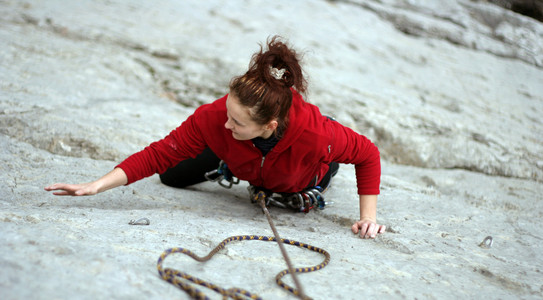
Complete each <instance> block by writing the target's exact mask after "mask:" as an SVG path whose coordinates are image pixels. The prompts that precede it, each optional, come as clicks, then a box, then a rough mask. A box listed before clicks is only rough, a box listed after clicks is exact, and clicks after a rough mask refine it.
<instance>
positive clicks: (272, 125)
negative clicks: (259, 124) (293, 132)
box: [266, 120, 279, 131]
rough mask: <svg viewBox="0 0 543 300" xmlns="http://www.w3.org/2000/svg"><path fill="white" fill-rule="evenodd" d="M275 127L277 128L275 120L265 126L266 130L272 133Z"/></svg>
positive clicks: (277, 124)
mask: <svg viewBox="0 0 543 300" xmlns="http://www.w3.org/2000/svg"><path fill="white" fill-rule="evenodd" d="M277 126H279V123H277V120H272V121H270V122H269V123H268V124H267V125H266V130H271V131H274V130H275V129H277Z"/></svg>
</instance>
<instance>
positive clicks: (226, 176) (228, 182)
mask: <svg viewBox="0 0 543 300" xmlns="http://www.w3.org/2000/svg"><path fill="white" fill-rule="evenodd" d="M204 177H205V178H206V179H207V180H208V181H211V182H218V183H219V184H220V185H221V186H222V187H224V188H227V189H229V188H232V186H233V185H234V184H238V183H239V178H236V177H234V175H233V174H232V172H230V170H229V169H228V165H227V164H226V163H225V162H224V161H223V160H221V162H220V163H219V167H218V168H217V169H216V170H213V171H209V172H206V173H205V174H204Z"/></svg>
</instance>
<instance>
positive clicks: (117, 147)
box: [0, 0, 543, 299]
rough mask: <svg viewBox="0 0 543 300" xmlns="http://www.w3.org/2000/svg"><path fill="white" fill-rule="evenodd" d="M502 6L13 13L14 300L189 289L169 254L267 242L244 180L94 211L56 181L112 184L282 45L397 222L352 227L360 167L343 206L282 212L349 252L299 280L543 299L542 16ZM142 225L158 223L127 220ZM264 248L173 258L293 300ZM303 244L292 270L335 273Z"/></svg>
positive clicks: (6, 71)
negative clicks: (354, 134) (346, 129)
mask: <svg viewBox="0 0 543 300" xmlns="http://www.w3.org/2000/svg"><path fill="white" fill-rule="evenodd" d="M489 2H497V1H469V0H458V1H433V0H426V1H411V0H409V1H408V0H403V1H402V0H395V1H393V0H380V1H361V0H350V1H347V0H345V1H342V0H337V1H290V2H277V3H276V2H273V3H272V2H270V3H271V4H265V5H263V4H262V3H260V2H259V3H255V2H252V1H227V2H226V3H225V2H224V1H168V0H160V1H153V2H141V3H140V2H138V3H136V2H126V1H107V2H96V1H68V2H66V1H55V0H53V1H45V2H36V3H34V2H20V1H0V24H1V25H0V41H2V47H0V69H1V70H2V71H1V72H0V145H1V148H0V149H1V150H0V160H1V162H2V163H1V165H0V170H1V171H2V172H0V178H1V180H2V182H3V183H4V184H3V185H2V186H1V187H0V196H1V197H0V222H2V223H1V224H2V226H0V236H2V239H3V241H4V242H3V243H0V253H1V254H2V255H1V256H0V257H1V258H0V266H1V267H2V270H3V271H2V272H0V295H2V298H4V297H5V298H6V299H22V298H26V297H30V296H32V297H36V296H37V297H38V298H44V299H50V298H142V297H145V298H160V299H162V298H178V297H184V296H185V295H184V294H183V292H181V291H179V290H178V289H176V288H174V287H173V286H170V285H168V284H167V283H166V282H163V281H161V280H160V278H158V276H157V275H156V270H155V262H156V259H157V258H158V256H159V255H160V254H161V253H162V251H163V250H165V249H166V248H170V247H174V246H181V247H186V248H188V249H191V250H193V251H195V252H197V253H199V254H204V253H206V252H207V251H209V250H210V249H211V248H212V247H214V245H215V244H217V243H219V242H220V241H222V240H223V239H224V238H226V237H227V236H231V235H237V234H263V235H270V234H271V231H270V230H269V226H268V224H267V221H266V219H265V218H264V217H263V215H262V213H261V212H260V211H259V209H258V208H257V207H256V206H253V205H251V204H250V203H249V201H248V200H247V199H246V198H247V196H246V195H247V193H246V183H242V184H241V185H240V186H236V187H234V188H233V189H232V190H224V189H222V188H220V187H219V186H217V185H214V184H211V183H205V184H201V185H198V186H195V187H193V188H190V189H187V190H176V189H170V188H166V187H164V186H162V185H161V184H160V183H159V182H158V179H157V178H156V176H155V177H151V178H150V179H147V180H143V181H140V182H138V183H135V184H133V185H131V186H128V187H122V188H118V189H116V190H112V191H108V192H105V193H103V194H100V195H97V196H94V197H86V198H72V197H68V198H64V197H53V196H51V195H49V194H47V193H46V192H44V191H43V187H44V186H46V185H48V184H51V183H54V182H70V183H75V182H85V181H89V180H92V179H95V178H97V177H99V176H101V175H102V174H104V173H105V172H107V171H109V170H111V168H113V167H114V166H115V165H116V164H117V163H118V162H120V161H121V160H122V159H124V158H125V157H127V156H128V155H130V154H131V153H134V152H136V151H139V150H140V149H142V148H143V147H145V146H146V145H148V144H149V143H151V142H152V141H155V140H158V139H160V138H162V137H163V136H165V135H166V134H168V132H169V131H170V130H172V129H173V128H175V127H176V126H178V125H179V124H180V123H181V122H182V121H183V120H184V119H185V118H186V117H188V116H189V115H190V114H191V113H192V112H193V111H194V110H195V109H196V108H197V107H198V106H199V105H201V104H203V103H208V102H211V101H213V100H215V99H217V98H219V97H221V96H223V95H224V94H226V93H227V92H228V89H227V87H228V83H229V81H230V79H231V78H232V77H233V76H236V75H239V74H241V73H243V72H244V71H245V69H246V68H247V65H248V62H249V59H250V57H251V55H252V54H253V53H254V52H255V51H257V50H258V43H263V42H264V41H265V40H266V38H267V37H268V36H271V35H274V34H279V35H282V36H285V37H286V38H288V39H289V41H290V42H291V44H293V46H295V47H296V48H297V49H299V50H300V52H303V53H304V66H305V70H306V73H307V74H308V76H309V84H310V91H309V93H308V95H307V97H306V98H307V99H308V100H309V101H310V102H312V103H315V104H317V105H319V107H320V108H321V111H322V112H323V113H324V114H327V115H331V116H334V117H336V119H338V121H340V122H342V123H343V124H345V125H348V126H350V127H352V128H354V129H355V130H357V131H358V132H360V133H362V134H364V135H366V136H368V137H370V138H371V139H372V140H373V141H374V142H375V143H376V144H377V145H378V146H379V149H380V151H381V157H382V162H383V175H382V185H381V188H382V189H381V190H382V193H381V195H380V197H379V199H380V203H379V211H378V217H379V220H380V223H383V224H386V225H388V231H387V233H386V234H384V235H382V236H380V237H378V238H377V239H375V240H371V241H366V240H360V239H359V238H357V237H356V236H353V235H352V234H351V232H350V226H351V224H352V222H353V221H354V220H355V219H356V218H358V215H357V211H358V208H357V200H356V199H357V195H356V188H355V186H354V180H355V178H354V168H352V167H351V166H342V167H341V169H340V172H339V173H338V175H337V176H336V178H335V180H334V186H333V188H332V189H331V190H330V191H329V192H328V194H327V197H328V199H330V200H331V201H334V204H333V205H331V206H329V207H327V208H326V209H324V210H322V211H315V212H311V213H310V214H307V215H300V214H293V213H291V212H288V211H284V210H280V209H272V210H271V212H272V215H273V216H274V220H275V222H276V225H277V227H278V230H279V232H280V233H281V235H282V236H283V237H286V238H291V239H294V240H300V241H303V242H306V243H309V244H312V245H315V246H319V247H322V248H324V249H326V250H327V251H329V252H330V253H331V255H332V263H331V264H330V265H329V266H328V267H326V268H325V269H323V270H321V271H319V272H316V273H311V274H304V275H302V276H300V279H301V280H302V283H303V285H304V286H305V287H306V292H307V293H308V294H309V296H312V297H314V298H315V299H321V298H322V299H359V298H360V297H361V296H362V297H366V298H433V297H435V298H440V299H457V298H466V297H467V298H481V297H491V298H524V299H531V298H533V299H540V298H541V297H542V296H543V285H542V284H541V278H542V275H541V272H542V271H541V270H542V269H543V255H542V254H541V253H543V251H542V250H543V249H542V246H543V245H542V243H541V240H542V239H543V229H542V228H541V225H540V220H541V217H543V202H542V198H543V185H542V181H543V124H542V123H543V122H542V121H541V120H542V118H541V116H543V96H542V95H543V84H542V82H543V24H542V23H541V22H538V21H537V20H536V19H537V18H535V17H534V16H530V17H528V16H525V15H522V14H520V13H517V12H516V11H519V10H520V8H518V7H520V6H519V4H518V3H520V2H522V1H514V3H513V2H511V1H509V2H510V3H511V5H510V6H509V7H508V8H509V9H504V8H503V7H500V6H499V5H494V4H492V3H489ZM501 2H502V6H507V3H506V2H507V1H501ZM503 3H505V4H503ZM532 3H534V5H539V3H540V2H538V1H534V2H532ZM498 4H499V3H498ZM515 8H517V9H515ZM285 16H291V17H285ZM139 217H147V218H149V219H150V220H151V225H149V226H131V225H128V222H129V220H131V219H137V218H139ZM486 236H492V237H493V246H492V247H491V248H490V249H486V248H483V247H480V246H479V245H480V243H481V242H482V241H483V239H484V238H485V237H486ZM258 244H259V243H253V242H247V243H238V244H235V245H232V246H229V247H228V249H226V250H224V251H222V252H220V253H219V254H218V256H217V257H216V258H214V259H213V260H212V261H210V262H208V263H205V264H197V263H194V262H192V261H190V260H188V259H185V258H171V260H169V261H168V262H167V264H169V266H171V267H174V268H177V269H181V270H183V271H186V272H187V273H189V274H192V275H195V276H198V277H200V278H205V279H207V280H210V281H212V282H214V283H216V284H218V285H220V286H223V287H233V286H236V287H242V288H245V289H248V290H251V291H253V292H256V293H258V294H260V295H261V296H263V297H264V298H266V299H277V298H287V297H289V296H288V293H287V292H285V291H283V290H281V289H280V288H278V287H275V286H274V284H275V283H274V281H273V277H274V276H275V274H276V273H277V272H279V271H280V270H282V269H283V268H284V263H283V261H282V258H281V256H280V254H279V251H277V246H276V245H273V244H268V243H263V244H266V245H258ZM287 250H288V251H289V253H290V254H291V258H292V259H293V262H294V264H295V265H314V264H316V263H318V262H320V260H321V258H320V257H319V256H318V255H315V256H313V254H308V253H305V252H303V251H302V250H298V249H292V248H290V249H287ZM519 253H522V255H519ZM217 270H222V271H220V272H218V271H217ZM255 275H256V276H255ZM353 278H356V280H354V281H353ZM351 282H352V283H351ZM323 283H326V284H323ZM357 283H358V284H357ZM330 286H337V287H341V288H338V289H336V288H334V289H331V288H330ZM309 287H311V288H309ZM206 293H207V291H206Z"/></svg>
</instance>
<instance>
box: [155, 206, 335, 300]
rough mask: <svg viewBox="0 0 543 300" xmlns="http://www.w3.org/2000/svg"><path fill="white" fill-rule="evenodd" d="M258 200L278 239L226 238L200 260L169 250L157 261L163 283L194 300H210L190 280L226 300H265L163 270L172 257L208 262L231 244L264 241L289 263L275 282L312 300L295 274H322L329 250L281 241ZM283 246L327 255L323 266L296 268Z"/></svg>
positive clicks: (292, 241) (172, 271) (290, 241)
mask: <svg viewBox="0 0 543 300" xmlns="http://www.w3.org/2000/svg"><path fill="white" fill-rule="evenodd" d="M259 200H261V201H259V202H260V203H261V206H262V207H263V210H264V213H266V216H267V217H268V222H269V223H270V226H271V228H272V230H273V232H274V235H275V237H268V236H261V235H238V236H231V237H229V238H226V239H225V240H223V241H222V242H221V243H219V245H217V246H216V247H215V248H214V249H213V250H211V251H210V252H209V253H208V254H207V255H206V256H204V257H200V256H198V255H196V254H194V253H193V252H192V251H190V250H188V249H185V248H180V247H178V248H170V249H167V250H166V251H164V252H163V253H162V254H161V255H160V257H159V258H158V261H157V269H158V274H159V275H160V277H161V278H162V279H164V280H165V281H167V282H169V283H171V284H173V285H175V286H177V287H179V288H180V289H182V290H183V291H185V292H186V293H187V294H188V295H189V296H190V297H192V298H193V299H209V298H208V297H207V296H206V295H205V294H204V293H203V292H202V291H200V290H199V289H197V288H196V287H194V286H193V285H191V284H190V283H188V282H187V281H186V280H188V281H190V282H193V283H195V284H198V285H200V286H203V287H206V288H209V289H211V290H213V291H215V292H217V293H220V294H221V295H223V299H226V298H232V299H262V298H261V297H260V296H258V295H257V294H253V293H251V292H248V291H246V290H244V289H240V288H230V289H223V288H221V287H219V286H217V285H215V284H213V283H210V282H208V281H205V280H202V279H200V278H197V277H194V276H192V275H189V274H187V273H184V272H181V271H178V270H175V269H170V268H166V269H164V268H163V266H162V264H163V263H164V260H165V259H166V257H167V256H168V255H170V254H173V253H182V254H185V255H188V256H190V257H191V258H193V259H194V260H196V261H199V262H205V261H208V260H210V259H211V258H212V257H213V256H214V255H215V254H216V253H217V252H219V251H220V250H221V249H223V248H225V247H226V245H227V244H228V243H230V242H232V241H246V240H257V241H264V242H277V244H278V245H279V248H280V249H281V253H282V254H283V257H284V259H285V261H286V262H287V266H288V269H285V270H283V271H281V272H279V273H278V274H277V275H276V276H275V282H276V283H277V284H278V285H279V286H280V287H282V288H283V289H285V290H287V291H289V292H291V293H292V294H294V295H295V296H298V297H299V298H301V299H310V298H309V297H307V296H306V295H305V294H304V293H303V290H302V288H301V285H300V283H299V282H298V280H297V277H296V273H309V272H313V271H317V270H320V269H322V268H324V267H325V266H326V265H328V263H329V262H330V254H329V253H328V252H327V251H326V250H324V249H322V248H318V247H315V246H311V245H308V244H304V243H301V242H298V241H294V240H289V239H281V238H280V237H279V235H278V233H277V230H276V229H275V226H274V225H273V221H272V220H271V216H270V214H269V212H268V210H267V208H266V206H265V204H264V201H263V199H259ZM283 244H287V245H293V246H297V247H301V248H306V249H309V250H311V251H314V252H318V253H320V254H322V255H324V257H325V258H324V260H323V261H322V262H321V263H320V264H318V265H315V266H312V267H305V268H293V267H292V264H291V263H290V259H289V258H288V255H287V254H286V251H285V249H284V247H283ZM287 274H291V276H292V277H293V280H294V282H295V284H296V287H297V288H293V287H291V286H289V285H288V284H286V283H284V282H283V280H282V278H283V277H284V276H285V275H287Z"/></svg>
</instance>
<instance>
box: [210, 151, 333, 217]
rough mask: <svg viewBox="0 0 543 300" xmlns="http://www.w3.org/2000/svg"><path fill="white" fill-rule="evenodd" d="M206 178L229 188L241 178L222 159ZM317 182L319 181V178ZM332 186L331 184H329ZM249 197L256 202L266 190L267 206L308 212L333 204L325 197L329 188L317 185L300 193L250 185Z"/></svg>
mask: <svg viewBox="0 0 543 300" xmlns="http://www.w3.org/2000/svg"><path fill="white" fill-rule="evenodd" d="M204 176H205V178H206V179H207V180H208V181H211V182H218V183H219V184H220V185H221V186H222V187H225V188H227V189H229V188H232V186H233V185H234V184H238V183H239V178H237V177H234V175H233V174H232V172H231V171H230V170H229V169H228V165H227V164H226V163H225V162H224V161H222V160H221V161H220V163H219V167H218V168H217V169H216V170H212V171H209V172H207V173H205V174H204ZM315 182H318V180H317V178H316V179H315ZM328 186H330V184H328ZM247 189H248V191H249V199H250V200H251V202H252V203H256V202H257V201H256V197H257V195H258V194H259V193H260V192H264V193H265V195H266V197H265V198H266V199H265V200H266V206H268V207H269V206H277V207H281V208H289V209H292V210H294V211H297V212H304V213H308V212H309V211H310V210H312V209H313V208H318V209H324V207H325V206H326V205H329V204H332V202H326V201H325V199H324V193H325V192H326V190H327V189H328V187H326V188H325V189H323V188H322V187H320V186H318V185H316V186H311V187H308V188H305V189H304V190H303V191H301V192H298V193H273V192H271V191H268V190H266V189H263V188H260V187H255V186H252V185H251V186H249V187H248V188H247Z"/></svg>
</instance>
